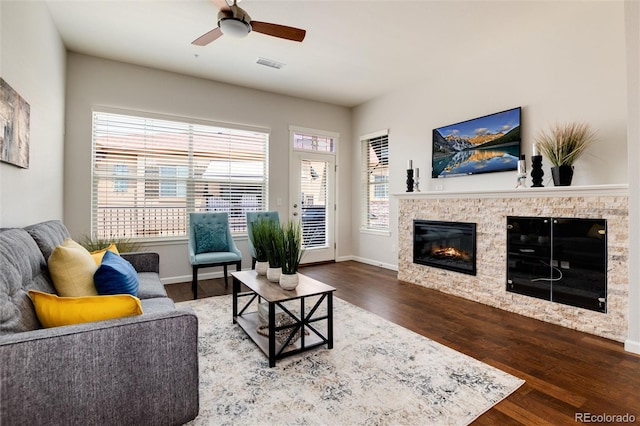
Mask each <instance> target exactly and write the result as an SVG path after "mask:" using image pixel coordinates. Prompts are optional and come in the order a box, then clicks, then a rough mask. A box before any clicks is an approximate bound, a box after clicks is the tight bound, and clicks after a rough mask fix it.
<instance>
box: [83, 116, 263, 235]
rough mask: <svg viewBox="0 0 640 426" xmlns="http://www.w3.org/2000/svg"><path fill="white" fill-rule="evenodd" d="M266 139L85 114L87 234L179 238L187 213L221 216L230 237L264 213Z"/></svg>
mask: <svg viewBox="0 0 640 426" xmlns="http://www.w3.org/2000/svg"><path fill="white" fill-rule="evenodd" d="M268 144H269V134H268V133H266V132H265V131H257V130H244V129H229V128H223V127H217V126H213V125H210V124H207V123H199V122H186V121H174V120H170V119H164V118H156V117H144V116H138V115H124V114H119V113H112V112H102V111H94V113H93V181H92V184H93V192H92V220H91V227H92V229H91V230H92V235H93V236H94V237H96V238H147V239H149V238H160V237H184V236H186V235H187V232H188V214H189V213H190V212H193V211H225V212H228V213H229V223H230V225H231V229H232V231H233V232H246V212H247V211H259V210H267V188H268V176H267V175H268V170H267V157H268Z"/></svg>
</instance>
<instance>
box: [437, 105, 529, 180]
mask: <svg viewBox="0 0 640 426" xmlns="http://www.w3.org/2000/svg"><path fill="white" fill-rule="evenodd" d="M521 109H522V108H521V107H517V108H513V109H509V110H506V111H502V112H497V113H495V114H490V115H485V116H484V117H478V118H474V119H472V120H467V121H463V122H461V123H456V124H450V125H448V126H443V127H438V128H437V129H433V144H432V151H431V154H432V155H431V161H432V163H431V166H432V168H431V177H433V178H445V177H452V176H466V175H475V174H478V173H491V172H506V171H511V170H517V168H518V160H519V159H520V118H521Z"/></svg>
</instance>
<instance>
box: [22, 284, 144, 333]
mask: <svg viewBox="0 0 640 426" xmlns="http://www.w3.org/2000/svg"><path fill="white" fill-rule="evenodd" d="M29 297H31V301H32V302H33V305H34V306H35V308H36V315H37V317H38V320H39V321H40V324H42V326H43V327H46V328H49V327H60V326H63V325H72V324H80V323H83V322H92V321H102V320H108V319H113V318H121V317H131V316H134V315H141V314H142V305H141V304H140V299H138V298H137V297H135V296H132V295H130V294H116V295H110V296H87V297H58V296H56V295H55V294H49V293H43V292H41V291H35V290H29Z"/></svg>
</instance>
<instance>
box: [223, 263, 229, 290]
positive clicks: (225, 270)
mask: <svg viewBox="0 0 640 426" xmlns="http://www.w3.org/2000/svg"><path fill="white" fill-rule="evenodd" d="M223 267H224V288H229V282H228V281H227V269H228V268H227V264H226V263H225V264H224V265H223Z"/></svg>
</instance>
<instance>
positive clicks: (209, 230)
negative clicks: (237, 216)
mask: <svg viewBox="0 0 640 426" xmlns="http://www.w3.org/2000/svg"><path fill="white" fill-rule="evenodd" d="M189 263H191V267H192V270H193V281H192V283H191V289H192V291H193V298H194V299H197V298H198V269H201V268H211V267H216V266H222V267H224V285H225V288H226V287H228V286H229V283H228V282H227V267H228V266H229V265H236V271H239V270H240V269H241V267H242V253H240V250H238V248H237V247H236V244H235V242H234V241H233V238H232V236H231V228H230V227H229V214H228V213H226V212H217V213H210V212H209V213H189Z"/></svg>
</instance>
